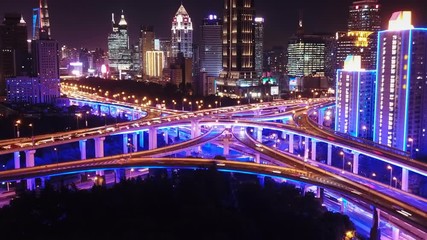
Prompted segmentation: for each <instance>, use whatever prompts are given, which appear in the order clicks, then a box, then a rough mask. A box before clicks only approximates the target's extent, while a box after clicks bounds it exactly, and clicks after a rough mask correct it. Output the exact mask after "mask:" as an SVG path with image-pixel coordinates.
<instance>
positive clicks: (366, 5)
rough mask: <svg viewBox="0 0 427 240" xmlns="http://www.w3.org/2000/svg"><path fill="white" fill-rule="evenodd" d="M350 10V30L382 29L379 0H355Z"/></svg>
mask: <svg viewBox="0 0 427 240" xmlns="http://www.w3.org/2000/svg"><path fill="white" fill-rule="evenodd" d="M349 12H350V16H349V19H348V31H368V32H378V31H379V30H380V29H381V18H380V5H379V4H378V0H361V1H354V2H353V4H352V5H351V6H350V10H349Z"/></svg>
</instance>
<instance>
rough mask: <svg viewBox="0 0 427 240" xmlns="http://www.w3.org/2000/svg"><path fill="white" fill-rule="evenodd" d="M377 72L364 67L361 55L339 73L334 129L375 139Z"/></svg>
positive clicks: (351, 59) (349, 58) (350, 58)
mask: <svg viewBox="0 0 427 240" xmlns="http://www.w3.org/2000/svg"><path fill="white" fill-rule="evenodd" d="M375 79H376V71H375V70H364V69H362V68H361V57H360V56H348V57H347V59H346V61H345V64H344V69H339V70H338V71H337V89H336V93H337V97H336V107H337V109H336V111H335V115H336V116H335V119H336V121H335V130H336V131H339V132H342V133H347V134H349V135H352V136H355V137H362V138H366V139H372V126H373V119H374V116H373V113H374V103H375V99H374V98H375V94H374V92H375Z"/></svg>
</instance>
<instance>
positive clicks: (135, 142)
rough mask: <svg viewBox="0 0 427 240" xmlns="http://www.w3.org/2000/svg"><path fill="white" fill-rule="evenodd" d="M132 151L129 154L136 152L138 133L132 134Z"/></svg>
mask: <svg viewBox="0 0 427 240" xmlns="http://www.w3.org/2000/svg"><path fill="white" fill-rule="evenodd" d="M132 147H133V149H132V151H131V152H138V133H137V132H134V133H132Z"/></svg>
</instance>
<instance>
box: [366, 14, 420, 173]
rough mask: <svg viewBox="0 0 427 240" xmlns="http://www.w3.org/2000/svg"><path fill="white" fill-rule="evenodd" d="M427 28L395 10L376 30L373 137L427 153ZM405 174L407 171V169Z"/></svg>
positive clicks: (393, 144) (411, 150) (417, 151)
mask: <svg viewBox="0 0 427 240" xmlns="http://www.w3.org/2000/svg"><path fill="white" fill-rule="evenodd" d="M426 59H427V29H422V28H414V27H413V26H412V24H411V12H396V13H394V14H393V15H392V17H391V19H390V22H389V28H388V30H386V31H381V32H380V33H379V39H378V64H377V72H378V77H377V87H376V98H377V101H376V106H375V121H374V122H375V124H374V141H376V142H378V143H380V144H384V145H387V146H390V147H395V148H398V149H400V150H403V151H409V152H411V153H412V156H413V157H425V156H427V137H426V134H427V132H426V131H427V104H426V103H427V63H426ZM406 174H407V172H406Z"/></svg>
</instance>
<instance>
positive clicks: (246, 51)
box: [222, 0, 256, 84]
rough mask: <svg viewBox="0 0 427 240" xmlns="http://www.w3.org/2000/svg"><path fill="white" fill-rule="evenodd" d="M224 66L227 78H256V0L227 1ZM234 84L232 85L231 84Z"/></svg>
mask: <svg viewBox="0 0 427 240" xmlns="http://www.w3.org/2000/svg"><path fill="white" fill-rule="evenodd" d="M224 3H225V4H224V24H223V37H222V41H223V42H222V43H223V49H222V57H223V59H222V64H223V65H222V66H223V68H224V71H225V73H226V74H227V76H226V78H231V77H232V75H237V78H238V79H239V78H240V79H252V78H255V77H256V75H255V29H254V18H255V8H254V0H225V1H224ZM230 84H232V83H230Z"/></svg>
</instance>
